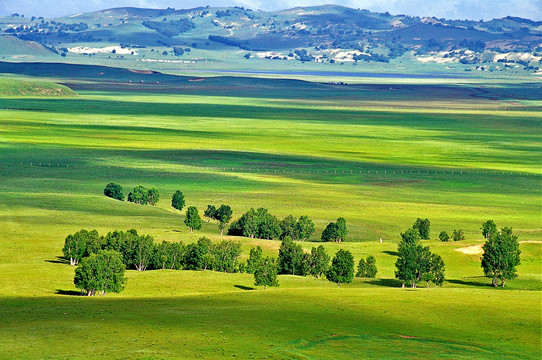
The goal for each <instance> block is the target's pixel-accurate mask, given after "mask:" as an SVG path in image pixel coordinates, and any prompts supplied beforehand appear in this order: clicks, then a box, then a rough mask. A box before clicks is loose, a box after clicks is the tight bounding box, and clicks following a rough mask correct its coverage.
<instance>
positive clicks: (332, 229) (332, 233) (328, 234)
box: [321, 222, 338, 241]
mask: <svg viewBox="0 0 542 360" xmlns="http://www.w3.org/2000/svg"><path fill="white" fill-rule="evenodd" d="M337 231H338V229H337V224H336V223H334V222H330V223H329V224H327V226H326V228H325V229H324V231H322V236H321V239H322V241H337V239H338V234H337Z"/></svg>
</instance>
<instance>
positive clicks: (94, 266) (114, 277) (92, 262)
mask: <svg viewBox="0 0 542 360" xmlns="http://www.w3.org/2000/svg"><path fill="white" fill-rule="evenodd" d="M124 269H125V266H124V264H123V263H122V257H121V255H120V254H119V253H118V252H116V251H107V250H100V251H98V252H97V253H95V254H91V255H90V256H88V257H85V258H84V259H82V260H81V263H80V264H79V266H78V267H77V269H75V277H74V278H73V282H74V284H75V286H76V287H77V288H78V289H80V290H81V294H86V295H87V296H94V295H96V293H98V294H100V295H102V296H103V295H105V294H106V293H107V292H116V293H118V292H121V291H122V290H123V289H124V285H125V284H126V278H125V277H124Z"/></svg>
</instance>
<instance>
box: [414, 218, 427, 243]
mask: <svg viewBox="0 0 542 360" xmlns="http://www.w3.org/2000/svg"><path fill="white" fill-rule="evenodd" d="M429 227H430V222H429V219H423V220H422V219H420V218H417V219H416V221H415V222H414V225H412V228H413V229H418V233H419V234H420V238H421V239H423V240H429Z"/></svg>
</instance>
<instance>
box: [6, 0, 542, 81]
mask: <svg viewBox="0 0 542 360" xmlns="http://www.w3.org/2000/svg"><path fill="white" fill-rule="evenodd" d="M0 29H1V31H0V34H2V35H3V36H2V37H1V38H0V44H2V46H0V55H1V56H2V57H3V59H4V60H9V61H13V60H15V61H21V60H25V59H26V60H32V61H36V60H41V59H42V58H43V57H44V55H43V52H44V51H45V52H47V53H48V55H49V56H50V57H52V58H55V57H56V59H57V61H60V60H61V56H62V57H65V58H68V59H70V58H71V60H70V61H72V62H78V61H79V60H78V58H81V57H82V56H88V57H96V56H97V57H98V58H99V59H102V60H104V59H122V60H124V61H127V60H136V61H144V62H147V63H152V62H162V63H164V62H169V63H171V62H173V63H187V62H188V63H194V62H215V63H216V62H226V63H227V62H229V63H231V62H236V63H238V65H239V64H240V65H241V66H240V67H243V65H246V64H247V63H248V62H249V61H250V60H251V59H263V60H266V61H263V62H261V63H260V64H259V66H262V64H268V65H271V64H273V63H276V62H277V61H297V62H302V63H327V64H333V63H335V64H345V63H354V64H358V63H389V62H390V61H391V62H394V61H396V60H397V59H402V60H405V61H407V62H412V63H413V64H422V63H435V64H443V67H444V66H448V65H457V66H459V68H458V69H459V70H474V69H476V70H485V71H488V70H489V71H505V72H506V71H508V72H509V71H512V70H513V71H516V72H517V71H521V72H525V71H526V72H531V73H536V72H537V71H538V70H539V67H540V65H541V61H542V22H541V21H532V20H529V19H523V18H518V17H510V16H508V17H504V18H501V19H494V20H491V21H486V22H482V21H469V20H448V19H437V18H435V17H431V18H420V17H413V16H407V15H392V14H389V13H375V12H370V11H368V10H357V9H351V8H347V7H341V6H335V5H324V6H317V7H304V8H301V7H298V8H293V9H288V10H282V11H277V12H263V11H253V10H250V9H245V8H242V7H233V8H209V7H205V8H204V7H200V8H195V9H184V10H176V9H172V8H168V9H140V8H116V9H108V10H102V11H97V12H91V13H85V14H75V15H72V16H68V17H62V18H57V19H44V18H40V17H38V18H36V17H32V18H24V17H22V16H20V15H19V14H13V15H12V16H11V17H4V18H0ZM15 38H17V39H15ZM4 44H9V46H7V45H6V46H4ZM40 52H41V53H40ZM66 61H67V60H66ZM81 61H82V60H81ZM149 66H150V65H149ZM265 66H267V65H265ZM272 66H283V65H276V64H275V65H272Z"/></svg>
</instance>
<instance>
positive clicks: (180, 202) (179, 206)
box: [171, 190, 185, 211]
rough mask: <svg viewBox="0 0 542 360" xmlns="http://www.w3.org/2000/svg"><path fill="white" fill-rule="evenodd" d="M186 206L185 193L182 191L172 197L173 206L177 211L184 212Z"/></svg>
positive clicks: (176, 192)
mask: <svg viewBox="0 0 542 360" xmlns="http://www.w3.org/2000/svg"><path fill="white" fill-rule="evenodd" d="M184 205H185V202H184V195H183V193H182V192H181V191H180V190H177V191H175V193H174V194H173V196H172V197H171V206H172V207H173V208H174V209H176V210H179V211H182V210H183V208H184Z"/></svg>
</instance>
